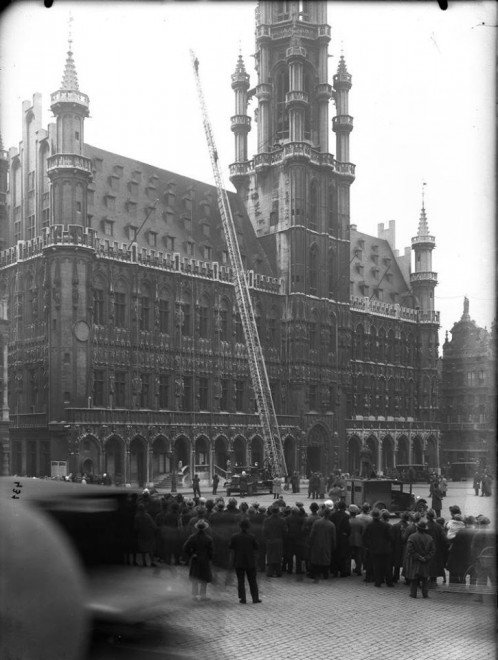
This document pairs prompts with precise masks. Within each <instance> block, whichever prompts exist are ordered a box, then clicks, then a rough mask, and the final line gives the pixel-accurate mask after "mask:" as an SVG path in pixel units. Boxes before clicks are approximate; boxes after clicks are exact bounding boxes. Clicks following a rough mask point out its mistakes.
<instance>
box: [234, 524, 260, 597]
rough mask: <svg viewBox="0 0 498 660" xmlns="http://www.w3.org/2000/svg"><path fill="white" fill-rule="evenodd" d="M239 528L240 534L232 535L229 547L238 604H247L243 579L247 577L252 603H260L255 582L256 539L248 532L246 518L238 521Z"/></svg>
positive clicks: (248, 525)
mask: <svg viewBox="0 0 498 660" xmlns="http://www.w3.org/2000/svg"><path fill="white" fill-rule="evenodd" d="M239 527H240V532H239V533H238V534H233V535H232V537H231V539H230V546H229V547H230V550H231V551H232V556H233V565H234V568H235V572H236V574H237V588H238V594H239V602H240V603H241V604H245V603H246V602H247V601H246V585H245V578H246V576H247V581H248V583H249V590H250V592H251V598H252V602H253V603H261V600H260V599H259V591H258V583H257V580H256V559H255V554H256V552H257V550H258V542H257V541H256V537H255V536H254V535H253V534H251V533H250V532H249V527H250V523H249V520H248V519H247V518H243V519H242V520H241V521H240V523H239Z"/></svg>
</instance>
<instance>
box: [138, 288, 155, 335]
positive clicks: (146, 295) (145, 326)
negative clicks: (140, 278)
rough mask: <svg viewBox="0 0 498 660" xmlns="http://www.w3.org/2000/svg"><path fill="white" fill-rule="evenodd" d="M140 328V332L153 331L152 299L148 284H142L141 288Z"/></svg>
mask: <svg viewBox="0 0 498 660" xmlns="http://www.w3.org/2000/svg"><path fill="white" fill-rule="evenodd" d="M138 304H139V314H138V319H139V327H140V330H143V331H148V330H150V329H151V314H152V298H151V293H150V287H149V285H148V284H142V285H141V287H140V298H139V303H138Z"/></svg>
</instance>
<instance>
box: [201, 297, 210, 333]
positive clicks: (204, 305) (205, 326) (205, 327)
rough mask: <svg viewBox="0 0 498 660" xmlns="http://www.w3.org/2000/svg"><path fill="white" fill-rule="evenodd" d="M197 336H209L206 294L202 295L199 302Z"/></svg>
mask: <svg viewBox="0 0 498 660" xmlns="http://www.w3.org/2000/svg"><path fill="white" fill-rule="evenodd" d="M199 337H201V338H202V339H207V338H208V337H209V301H208V299H207V297H206V296H202V298H201V300H200V303H199Z"/></svg>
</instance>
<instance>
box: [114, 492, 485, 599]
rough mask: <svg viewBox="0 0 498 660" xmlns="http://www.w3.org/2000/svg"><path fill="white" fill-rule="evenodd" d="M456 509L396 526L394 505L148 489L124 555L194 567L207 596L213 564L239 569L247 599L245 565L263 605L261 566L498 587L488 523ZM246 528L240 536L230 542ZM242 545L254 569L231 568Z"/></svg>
mask: <svg viewBox="0 0 498 660" xmlns="http://www.w3.org/2000/svg"><path fill="white" fill-rule="evenodd" d="M435 487H436V488H438V487H439V486H437V485H436V486H435ZM450 514H451V517H450V519H449V520H447V521H446V520H445V519H444V518H441V517H440V516H438V514H437V512H436V511H435V510H434V509H429V510H428V511H425V512H404V513H402V514H401V516H400V519H399V521H397V522H396V523H394V524H391V523H392V521H391V520H390V514H389V512H388V511H387V510H382V511H379V510H378V509H373V510H372V509H371V507H370V505H369V504H367V503H365V504H363V505H362V506H361V507H358V506H356V505H354V504H352V505H350V506H349V507H347V506H346V504H345V502H344V501H343V500H339V501H338V502H337V503H335V504H334V502H333V501H332V500H325V501H324V502H323V503H318V502H315V501H313V502H311V504H310V505H309V510H308V511H306V509H305V506H304V504H303V503H301V502H298V503H297V504H296V506H288V505H286V503H285V501H284V499H283V495H279V496H278V499H277V500H276V501H274V502H273V503H272V505H271V506H270V507H268V508H266V507H264V506H262V505H259V504H258V503H252V504H249V503H248V502H247V501H245V500H243V501H240V502H239V503H238V502H237V500H236V499H235V498H229V500H228V502H225V500H224V499H223V497H217V498H216V499H205V498H202V497H201V498H195V499H192V498H185V497H184V496H183V495H180V494H178V495H173V494H168V495H166V496H163V497H158V496H152V495H151V494H150V493H149V492H148V490H147V489H146V490H145V491H144V493H143V494H142V495H141V496H137V495H133V494H132V495H130V497H129V499H128V503H127V506H126V507H125V509H124V510H123V511H122V523H123V524H122V525H121V528H122V529H123V530H125V531H124V533H123V553H124V556H125V561H126V562H127V563H135V564H138V562H137V555H142V559H141V562H140V563H141V565H158V563H159V562H165V563H167V564H171V563H175V564H177V565H178V564H182V563H184V564H187V563H188V564H189V566H190V576H191V578H192V579H193V584H194V586H195V593H194V592H193V593H194V595H197V593H198V592H197V587H199V589H200V592H199V593H200V596H201V598H205V595H206V590H205V586H206V584H207V583H209V582H210V581H211V579H212V574H211V569H210V566H211V563H213V564H214V565H216V566H218V567H221V568H225V569H228V568H231V567H234V566H235V568H236V569H239V570H238V571H236V572H237V577H238V578H239V598H240V600H241V602H245V591H244V590H243V589H242V587H241V580H240V574H241V571H242V584H243V581H244V577H243V575H244V571H246V574H247V577H248V579H249V587H250V590H251V595H252V597H253V601H254V602H259V597H258V592H257V583H256V572H257V570H259V571H265V572H266V575H267V576H268V577H281V576H282V574H283V573H287V574H292V573H295V574H296V575H297V576H298V579H301V580H302V579H304V577H305V576H307V577H308V578H310V579H312V580H313V581H316V582H317V581H318V580H319V579H320V578H328V577H329V576H331V575H332V576H335V577H341V578H345V577H349V576H351V575H357V576H363V578H364V581H365V582H367V583H373V584H374V586H376V587H381V586H382V585H383V584H385V585H386V586H388V587H393V586H394V585H395V584H396V582H398V581H404V583H405V584H409V585H410V587H411V590H410V595H411V596H412V597H416V596H417V588H418V586H420V587H421V589H422V595H423V596H424V597H427V596H428V587H429V586H430V585H431V584H432V585H435V584H436V583H437V579H438V578H442V579H443V581H446V570H447V571H448V573H449V581H450V582H451V583H463V582H465V581H466V580H467V576H470V582H471V584H486V583H487V580H488V578H489V579H490V580H491V582H492V583H493V584H494V580H495V577H494V558H493V560H492V561H491V560H490V557H491V555H492V552H493V548H494V536H493V534H492V533H491V532H490V531H489V525H490V521H489V519H488V518H486V517H485V516H478V517H477V518H473V517H471V516H466V517H463V516H462V513H461V511H460V509H459V507H455V506H452V507H450ZM241 534H242V538H241V540H240V541H237V540H236V541H234V540H233V539H234V538H235V537H236V535H241ZM237 538H238V537H237ZM237 543H238V544H239V545H241V547H243V550H242V551H240V552H241V556H243V563H244V562H245V563H249V564H250V565H249V566H248V567H245V566H237V565H234V552H235V550H234V548H235V546H237ZM199 544H200V549H199V547H197V546H198V545H199ZM234 544H235V546H234ZM237 547H238V546H237ZM236 558H237V555H236V554H235V559H236ZM239 559H240V557H239ZM239 563H240V561H239ZM445 569H446V570H445ZM247 571H249V572H247Z"/></svg>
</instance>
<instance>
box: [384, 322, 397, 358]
mask: <svg viewBox="0 0 498 660" xmlns="http://www.w3.org/2000/svg"><path fill="white" fill-rule="evenodd" d="M395 347H396V339H395V337H394V330H389V332H388V333H387V346H386V361H387V362H390V363H391V364H393V363H394V361H395V353H396V351H395Z"/></svg>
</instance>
